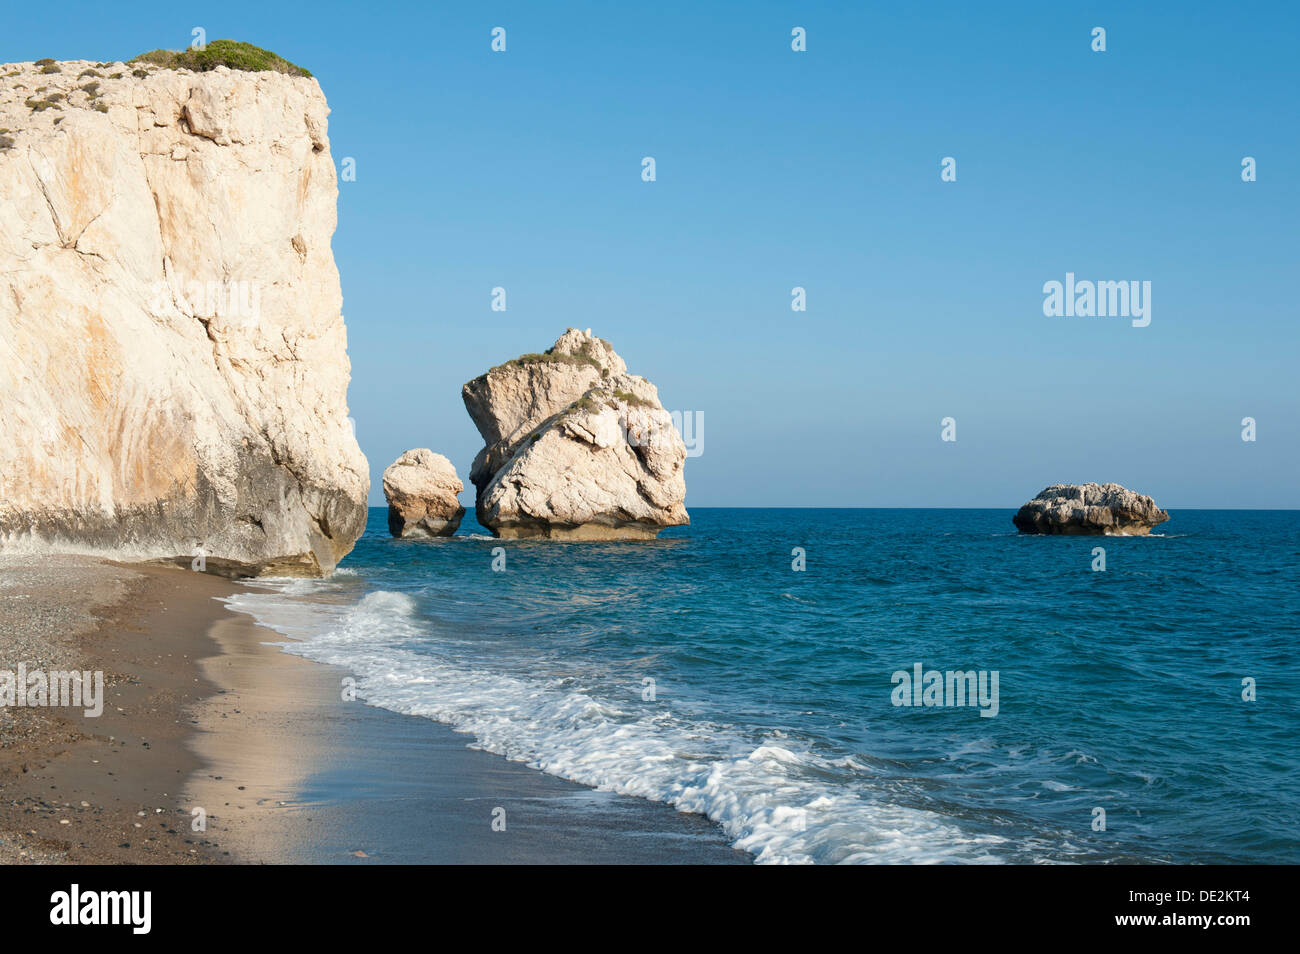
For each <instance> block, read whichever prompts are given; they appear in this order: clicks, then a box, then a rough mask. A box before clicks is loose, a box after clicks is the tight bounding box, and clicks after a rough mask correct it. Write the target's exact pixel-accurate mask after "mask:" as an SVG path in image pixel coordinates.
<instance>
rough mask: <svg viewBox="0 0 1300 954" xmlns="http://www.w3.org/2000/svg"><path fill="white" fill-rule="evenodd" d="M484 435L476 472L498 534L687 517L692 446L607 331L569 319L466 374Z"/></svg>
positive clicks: (654, 523)
mask: <svg viewBox="0 0 1300 954" xmlns="http://www.w3.org/2000/svg"><path fill="white" fill-rule="evenodd" d="M462 397H463V398H464V400H465V407H466V409H467V410H468V411H469V414H470V417H471V418H473V420H474V425H475V426H476V427H477V428H478V430H479V433H480V434H481V435H482V436H483V440H484V442H485V446H484V447H483V449H482V450H481V451H479V453H478V456H477V457H475V459H474V465H473V467H472V468H471V470H470V475H469V476H470V480H471V481H472V482H473V484H474V486H475V488H477V490H478V498H477V505H476V507H477V515H478V521H479V523H481V524H483V526H485V527H488V528H489V529H491V530H492V532H493V533H494V534H496V535H497V536H499V537H507V538H516V537H550V538H553V539H569V540H615V539H651V538H653V537H655V536H656V535H658V533H659V531H660V530H662V529H663V528H664V527H672V526H677V525H680V524H685V523H689V522H690V518H689V517H688V516H687V513H686V508H685V506H684V505H683V501H684V500H685V498H686V480H685V476H684V467H685V463H686V446H685V445H684V444H683V443H682V439H681V435H679V434H678V432H677V428H676V427H675V426H674V425H673V420H672V417H671V416H670V415H669V414H668V412H667V411H665V410H664V409H663V406H662V405H660V403H659V392H658V391H657V390H656V389H655V386H654V385H653V384H651V383H650V382H649V381H647V380H646V379H645V378H641V377H638V376H636V375H633V374H628V373H627V365H626V364H624V363H623V359H622V358H620V357H619V356H618V355H617V354H616V353H615V352H614V349H613V348H612V347H611V346H610V344H609V342H607V341H604V340H602V339H600V338H594V337H592V335H591V332H590V331H587V332H582V331H578V330H577V329H574V328H570V329H569V330H568V331H567V332H565V334H564V335H562V336H561V337H560V339H559V340H558V341H556V342H555V345H554V346H553V347H552V348H551V349H550V350H549V351H547V352H546V353H545V354H526V355H523V356H522V357H519V358H516V359H514V360H513V361H508V362H506V363H505V364H502V365H498V366H497V367H495V368H493V369H492V370H490V371H488V372H487V373H486V374H483V375H480V376H479V377H477V378H475V379H474V380H473V381H470V382H469V383H468V384H466V385H465V387H464V390H463V392H462Z"/></svg>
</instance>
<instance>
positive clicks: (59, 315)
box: [0, 61, 369, 575]
mask: <svg viewBox="0 0 1300 954" xmlns="http://www.w3.org/2000/svg"><path fill="white" fill-rule="evenodd" d="M52 66H53V69H51V68H50V65H49V64H47V65H44V66H42V65H37V64H32V63H17V64H5V65H0V549H4V550H10V551H13V550H29V551H35V552H39V551H42V550H50V549H62V550H77V551H81V552H96V553H105V554H108V555H112V556H116V557H118V558H122V559H142V560H143V559H185V560H187V561H188V560H190V559H191V558H197V557H199V556H202V558H203V560H204V561H205V562H206V564H207V566H208V568H209V569H213V568H218V569H223V570H224V571H228V572H231V573H238V574H242V573H253V574H256V573H277V574H285V573H288V574H304V575H316V574H320V573H327V572H329V571H330V570H331V569H332V568H333V567H334V565H335V564H336V563H337V562H338V561H339V560H340V559H341V558H342V557H343V556H344V555H345V554H346V553H347V552H348V551H349V550H350V549H351V548H352V545H353V543H354V542H355V540H356V539H357V537H358V536H359V535H360V534H361V532H362V530H363V528H364V525H365V518H366V495H367V492H368V490H369V477H368V472H367V466H366V461H365V458H364V456H363V455H362V453H361V449H360V448H359V447H358V445H357V442H356V439H355V436H354V434H353V432H352V427H351V425H350V423H349V420H348V414H347V386H348V380H349V375H350V366H349V363H348V358H347V350H346V343H347V342H346V330H345V328H344V324H343V317H342V314H341V308H342V293H341V290H340V285H339V275H338V270H337V268H336V267H335V264H334V258H333V254H332V252H331V250H330V239H331V236H332V235H333V232H334V228H335V223H336V200H337V193H338V189H337V184H336V181H335V172H334V164H333V160H332V158H331V156H330V149H329V141H328V139H327V137H326V116H327V114H328V112H329V110H328V107H327V106H326V103H325V97H324V95H323V94H322V92H321V89H320V86H319V85H318V84H317V82H316V81H315V80H314V79H310V78H306V77H295V76H288V75H284V74H281V73H275V72H258V73H251V72H233V71H231V70H228V69H226V68H224V67H219V68H218V69H216V70H215V71H212V72H204V73H193V72H189V71H186V70H168V69H155V68H148V69H147V70H146V73H147V75H145V76H136V75H134V70H135V69H136V67H135V66H128V65H125V64H122V63H115V64H104V65H102V66H98V67H97V65H96V64H94V63H89V62H80V61H74V62H62V63H57V64H52ZM83 74H85V75H83ZM42 104H46V105H42Z"/></svg>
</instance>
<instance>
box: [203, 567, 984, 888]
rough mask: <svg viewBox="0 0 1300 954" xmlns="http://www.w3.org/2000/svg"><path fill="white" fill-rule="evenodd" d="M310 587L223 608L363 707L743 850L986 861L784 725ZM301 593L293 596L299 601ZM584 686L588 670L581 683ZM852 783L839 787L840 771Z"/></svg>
mask: <svg viewBox="0 0 1300 954" xmlns="http://www.w3.org/2000/svg"><path fill="white" fill-rule="evenodd" d="M320 586H321V584H311V583H304V582H303V581H294V582H292V583H289V582H285V583H283V584H279V585H277V587H276V590H275V591H269V590H268V591H266V592H261V593H243V594H239V595H236V596H233V597H230V598H229V599H228V601H227V602H229V604H230V605H231V607H232V608H234V609H237V610H240V611H243V612H247V613H250V614H251V615H253V616H254V617H256V618H257V619H258V620H259V621H260V622H262V623H263V624H264V625H267V626H270V627H271V628H273V629H275V630H277V631H279V632H281V633H284V634H286V635H289V636H292V637H294V638H295V639H299V640H302V641H301V642H294V643H288V644H285V646H284V648H285V649H286V651H288V652H291V653H295V654H297V655H301V656H305V657H307V658H309V659H314V660H317V661H319V662H324V663H331V664H334V665H338V666H341V667H345V668H347V669H348V670H349V671H350V672H351V673H352V674H353V675H355V676H356V677H357V691H358V695H359V696H360V697H361V698H362V699H364V700H365V701H366V702H368V703H369V704H371V705H375V706H379V707H382V708H385V709H390V710H392V711H394V712H400V713H406V714H410V715H414V716H422V717H425V718H429V719H435V720H437V721H439V722H443V723H446V724H448V725H450V726H452V727H453V728H454V729H456V730H457V731H460V732H464V733H467V734H469V735H471V736H472V737H473V738H474V740H475V745H476V746H477V747H479V748H482V749H484V750H486V751H488V752H493V753H496V754H498V755H502V756H505V757H506V758H508V759H511V760H514V761H517V762H523V763H526V764H527V765H529V766H531V767H533V768H536V769H540V770H541V771H544V772H548V773H550V774H553V775H557V776H560V777H562V778H566V779H570V780H572V781H575V782H579V783H582V784H584V785H590V786H592V787H595V788H598V789H601V790H608V791H615V792H620V793H623V794H627V795H636V796H641V797H643V798H648V799H653V800H656V801H660V802H666V803H668V804H670V805H673V806H675V807H676V808H678V809H679V810H681V811H685V812H698V813H700V814H702V815H706V816H707V817H709V818H710V819H712V820H714V821H715V822H717V823H718V824H719V825H721V826H722V828H723V829H724V831H725V832H726V834H727V835H728V837H729V838H730V839H731V840H732V842H733V843H734V844H735V845H736V847H738V848H741V849H743V850H745V851H748V852H750V853H752V854H753V855H754V856H755V857H756V859H757V860H758V861H759V862H764V863H775V864H782V863H784V864H801V863H811V862H849V863H853V862H950V861H957V862H977V863H988V862H994V861H998V860H1000V857H999V856H1000V855H1001V854H1002V853H1001V852H999V851H998V850H997V849H998V848H999V847H1000V846H1004V845H1005V844H1006V839H1003V838H1001V837H998V836H992V835H977V834H972V833H971V832H967V831H963V830H962V829H961V828H960V827H959V826H958V825H957V824H955V823H953V822H952V821H951V820H949V819H947V818H945V817H943V816H941V815H938V814H936V813H933V812H929V811H925V810H923V809H919V808H913V807H907V806H903V805H899V804H896V803H893V802H890V801H887V800H885V799H883V798H880V797H875V796H874V795H873V793H872V790H871V787H870V784H869V783H870V781H871V777H870V776H869V775H868V774H867V772H866V771H865V767H864V766H861V765H859V764H858V763H856V762H853V761H852V760H851V759H845V758H843V757H841V758H838V759H834V760H832V759H827V758H823V757H822V756H820V755H817V754H815V753H813V752H812V751H810V750H809V749H808V747H807V746H806V745H804V744H802V743H801V742H799V741H798V740H797V739H795V738H793V737H789V736H786V735H785V734H779V736H778V734H777V733H769V734H768V735H767V736H766V737H764V738H759V739H755V738H754V737H752V735H747V733H746V732H745V731H744V729H743V728H741V727H737V726H730V725H725V724H724V725H720V724H717V723H715V722H708V723H706V722H704V721H702V720H693V719H691V718H690V717H688V716H686V715H684V714H683V713H681V712H678V711H675V710H674V708H673V706H672V705H671V703H669V702H665V701H662V700H661V701H659V702H656V703H654V704H641V703H640V701H639V695H638V690H639V687H629V689H628V693H627V695H626V696H625V697H624V698H625V700H626V701H624V702H619V701H617V700H616V699H613V698H611V695H612V693H611V687H608V686H606V687H604V688H603V689H601V688H599V687H597V686H595V685H594V684H593V685H583V684H582V683H583V680H582V679H581V678H573V677H572V675H570V677H569V678H566V679H564V680H560V679H546V678H533V677H526V676H520V675H515V674H511V673H508V672H502V671H494V670H493V669H491V668H488V667H485V666H475V665H471V664H468V663H465V662H463V661H461V660H459V659H457V658H454V657H449V656H447V655H444V654H440V653H439V652H437V651H436V650H437V647H436V645H435V635H434V634H433V633H431V632H430V631H429V629H428V628H427V627H428V625H429V624H428V623H427V622H426V621H424V620H422V619H421V618H420V616H419V614H418V612H417V609H416V604H415V601H414V600H413V599H412V598H411V597H410V596H407V595H405V594H402V593H396V592H389V591H383V590H381V591H376V592H372V593H369V594H368V595H366V596H365V597H364V598H363V599H362V600H360V602H358V603H354V604H351V605H339V604H330V603H327V602H320V601H314V600H312V599H311V597H312V595H314V594H316V593H317V592H318V589H317V588H318V587H320ZM304 597H305V598H304ZM593 683H594V680H593ZM855 779H856V780H858V781H859V782H860V784H857V785H854V784H849V783H850V782H851V781H853V780H855Z"/></svg>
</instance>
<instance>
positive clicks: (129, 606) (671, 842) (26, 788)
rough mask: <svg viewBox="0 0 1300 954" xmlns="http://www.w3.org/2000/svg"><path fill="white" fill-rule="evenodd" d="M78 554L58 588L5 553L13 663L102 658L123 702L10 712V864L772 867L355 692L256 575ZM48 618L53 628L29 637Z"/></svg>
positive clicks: (675, 816)
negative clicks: (261, 622) (281, 618)
mask: <svg viewBox="0 0 1300 954" xmlns="http://www.w3.org/2000/svg"><path fill="white" fill-rule="evenodd" d="M60 559H61V560H66V561H67V562H65V563H64V564H63V565H60V566H50V567H43V568H42V571H41V573H43V574H44V576H43V577H41V579H43V580H45V582H38V581H37V579H36V578H35V576H33V573H32V570H31V568H28V570H27V573H28V576H29V578H28V579H24V578H23V571H22V569H21V568H19V569H18V570H17V571H16V572H15V567H14V565H13V564H12V562H11V563H10V564H9V565H6V564H5V563H4V562H0V668H9V669H13V668H15V667H16V664H17V662H18V661H20V659H22V660H25V661H27V664H28V666H29V668H31V667H32V660H45V661H44V662H43V663H42V664H43V665H46V666H48V667H49V668H55V664H56V663H63V664H65V666H66V668H74V666H75V668H79V669H98V668H102V669H103V670H104V671H105V676H106V680H107V683H108V685H107V686H106V702H105V705H104V712H103V715H102V716H100V717H99V718H98V719H91V718H87V717H86V716H84V715H83V714H82V713H81V712H80V711H79V710H65V709H26V710H14V711H12V712H9V713H5V712H3V711H0V720H2V721H0V861H3V862H9V863H12V862H26V863H30V862H56V863H57V862H67V863H108V864H123V863H147V864H166V863H203V862H237V863H238V862H250V863H258V862H265V863H297V862H302V863H352V864H375V863H453V864H466V863H484V864H494V863H524V864H547V863H561V864H562V863H596V864H605V863H608V864H656V863H668V864H705V863H708V864H717V863H724V864H725V863H738V864H746V863H749V861H750V858H749V856H748V855H746V854H744V853H743V852H739V851H736V850H735V849H733V848H731V847H730V846H729V845H728V844H727V843H726V841H725V839H724V838H723V836H722V833H721V831H720V830H719V829H718V828H717V826H715V825H713V824H712V823H711V822H708V821H707V820H706V819H703V818H701V817H699V816H694V815H684V814H682V813H679V812H677V811H675V810H674V809H672V808H670V807H668V806H665V805H659V804H654V803H651V802H647V801H644V800H642V799H636V798H630V797H627V796H622V795H615V794H612V793H600V792H595V791H592V790H591V789H588V788H585V787H582V786H579V785H575V784H572V783H569V782H565V781H563V780H561V779H558V778H554V777H552V776H548V775H544V774H542V773H540V772H536V771H534V770H532V769H529V768H527V767H525V766H523V765H520V764H517V763H512V762H508V761H506V760H505V759H502V758H500V757H498V756H495V755H490V754H487V753H484V752H478V751H474V750H471V749H469V748H467V742H468V741H469V739H468V738H467V737H466V736H464V735H460V734H457V733H455V732H452V731H451V730H450V729H449V728H448V727H446V726H443V725H440V724H437V723H434V722H431V721H429V720H426V719H420V718H416V717H411V716H404V715H399V714H397V713H392V712H388V711H386V710H381V709H375V708H372V707H369V706H366V705H364V704H363V703H360V702H356V701H346V700H345V699H344V698H343V691H342V690H343V679H344V677H346V676H347V673H346V672H344V671H342V670H339V669H337V668H335V667H330V666H323V665H320V664H317V663H313V662H309V661H307V660H304V659H301V658H300V657H296V656H290V655H287V654H285V653H283V652H281V651H280V650H279V649H278V648H277V647H275V646H272V645H268V643H269V642H279V641H282V640H283V637H281V636H279V635H278V634H276V633H274V632H271V631H269V630H266V629H264V628H262V627H260V626H258V625H256V624H255V623H254V622H253V620H252V619H251V618H250V617H247V616H244V615H242V614H237V613H233V612H231V611H229V610H228V609H226V608H225V606H224V604H222V603H220V602H219V601H218V600H217V599H216V597H220V596H224V595H228V594H230V593H232V592H234V591H236V590H237V589H238V588H239V584H237V583H232V582H230V581H228V580H224V579H221V578H217V577H213V576H207V575H204V574H198V573H191V572H189V571H187V570H181V569H176V568H172V567H141V566H130V567H126V566H121V565H117V564H107V563H102V562H98V561H93V560H89V559H85V558H60ZM105 567H107V568H109V570H108V571H105V569H104V568H105ZM6 573H8V576H7V577H6ZM46 577H48V579H46ZM60 580H63V581H67V580H74V581H77V583H76V585H75V586H68V585H66V583H65V584H64V585H62V586H60V583H59V581H60ZM6 596H12V597H16V599H8V600H6V599H4V597H6ZM59 605H62V606H64V607H67V606H69V605H71V606H73V607H74V608H75V609H76V611H77V612H78V613H79V614H80V616H79V617H78V619H79V620H80V621H81V628H80V629H79V630H78V629H76V627H75V626H72V625H71V624H70V623H68V621H66V620H62V621H55V624H54V625H51V624H50V619H49V615H50V613H51V612H53V611H54V610H53V609H52V608H53V607H57V606H59ZM15 607H18V608H15ZM95 617H98V620H99V621H98V622H97V623H96V622H95ZM41 620H45V622H44V623H43V624H42V623H41ZM33 629H36V630H43V629H48V630H50V633H47V634H45V635H44V637H43V638H37V639H34V640H33V639H32V638H31V637H30V636H25V637H24V636H19V635H17V634H22V633H30V632H31V631H32V630H33ZM6 634H8V635H6ZM24 640H26V641H24ZM45 645H49V646H51V647H54V648H53V649H51V650H50V652H48V653H45V655H44V656H42V655H41V654H40V652H39V650H38V649H37V647H38V646H45ZM46 657H48V658H46ZM70 660H75V662H71V661H70ZM196 809H198V810H200V811H199V812H198V813H197V814H196V812H195V810H196ZM65 820H66V822H67V823H66V824H64V821H65ZM137 826H139V827H137ZM195 827H201V828H202V829H203V830H201V831H195V830H194V829H195ZM32 832H34V834H31V833H32Z"/></svg>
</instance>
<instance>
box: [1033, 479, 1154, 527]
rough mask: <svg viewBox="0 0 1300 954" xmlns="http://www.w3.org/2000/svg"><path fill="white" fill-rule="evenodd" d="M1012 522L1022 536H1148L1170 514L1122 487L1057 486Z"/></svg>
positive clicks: (1040, 496)
mask: <svg viewBox="0 0 1300 954" xmlns="http://www.w3.org/2000/svg"><path fill="white" fill-rule="evenodd" d="M1011 519H1012V522H1013V523H1014V524H1015V525H1016V527H1017V528H1019V530H1020V532H1021V533H1052V534H1056V533H1059V534H1091V535H1099V536H1100V535H1104V536H1144V535H1145V534H1147V533H1150V532H1151V528H1152V527H1154V526H1157V525H1159V524H1162V523H1164V522H1165V521H1166V520H1168V519H1169V514H1167V513H1166V512H1165V511H1163V510H1161V509H1160V508H1159V507H1157V506H1156V502H1155V501H1154V500H1152V499H1151V498H1150V497H1145V496H1143V495H1142V494H1136V493H1134V492H1133V491H1131V490H1128V489H1126V488H1124V487H1121V486H1120V485H1119V484H1053V485H1052V486H1050V487H1048V488H1047V489H1046V490H1044V491H1043V492H1042V493H1040V494H1039V495H1038V496H1037V497H1035V498H1034V499H1033V500H1031V501H1029V503H1027V504H1025V505H1024V506H1023V507H1021V508H1020V510H1019V511H1017V513H1016V515H1015V516H1014V517H1012V518H1011Z"/></svg>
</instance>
